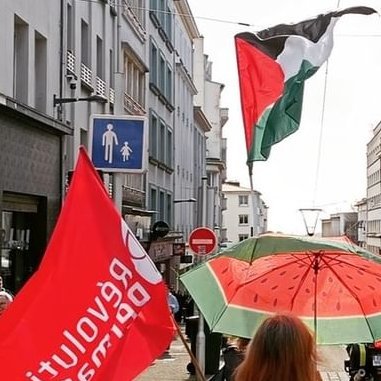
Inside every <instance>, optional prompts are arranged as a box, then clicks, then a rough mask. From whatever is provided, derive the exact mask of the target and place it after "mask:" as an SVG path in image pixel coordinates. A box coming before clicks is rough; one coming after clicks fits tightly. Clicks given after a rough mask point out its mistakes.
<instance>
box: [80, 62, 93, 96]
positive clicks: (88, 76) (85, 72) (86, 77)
mask: <svg viewBox="0 0 381 381" xmlns="http://www.w3.org/2000/svg"><path fill="white" fill-rule="evenodd" d="M81 82H82V84H83V85H85V86H86V87H87V88H88V89H89V90H90V91H94V88H93V83H92V82H93V73H92V71H91V69H89V68H88V67H87V66H86V65H85V64H84V63H81Z"/></svg>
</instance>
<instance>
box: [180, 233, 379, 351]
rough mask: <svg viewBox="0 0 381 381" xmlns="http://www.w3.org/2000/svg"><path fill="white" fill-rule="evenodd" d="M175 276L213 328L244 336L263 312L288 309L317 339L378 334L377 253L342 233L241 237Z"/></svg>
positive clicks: (363, 338) (367, 338)
mask: <svg viewBox="0 0 381 381" xmlns="http://www.w3.org/2000/svg"><path fill="white" fill-rule="evenodd" d="M180 280H181V281H182V283H183V284H184V285H185V287H186V288H187V289H188V291H189V293H190V295H191V296H192V297H193V299H194V300H195V302H196V304H197V305H198V307H199V309H200V311H201V313H202V314H203V316H204V317H205V320H206V321H207V323H208V325H209V328H210V329H211V331H213V332H221V333H225V334H229V335H234V336H241V337H252V335H253V333H254V332H255V330H256V328H257V327H258V326H259V324H260V323H261V322H262V320H263V319H264V318H265V317H267V316H268V315H271V314H274V313H291V314H294V315H297V316H299V317H300V318H301V319H302V320H303V321H304V322H305V323H306V324H307V325H308V326H309V327H310V328H311V329H312V330H314V332H315V337H316V342H317V343H318V344H347V343H367V342H374V341H376V340H379V339H381V257H379V256H377V255H374V254H372V253H370V252H368V251H366V250H364V249H362V248H360V247H359V246H356V245H354V244H353V243H352V242H351V241H350V240H349V239H347V238H337V239H333V238H330V239H323V238H314V237H301V236H288V235H275V234H265V235H261V236H259V237H253V238H249V239H247V240H245V241H242V242H240V243H239V244H237V245H235V246H233V247H231V248H230V249H228V250H225V251H223V252H221V253H219V254H217V255H215V256H213V257H211V258H210V259H209V260H207V261H206V262H204V263H202V264H200V265H199V266H197V267H195V268H193V269H191V270H190V271H188V272H186V273H184V274H183V275H182V276H181V277H180Z"/></svg>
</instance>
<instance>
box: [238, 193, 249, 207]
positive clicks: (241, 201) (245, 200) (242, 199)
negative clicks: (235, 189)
mask: <svg viewBox="0 0 381 381" xmlns="http://www.w3.org/2000/svg"><path fill="white" fill-rule="evenodd" d="M238 205H239V206H247V205H249V196H248V195H240V196H238Z"/></svg>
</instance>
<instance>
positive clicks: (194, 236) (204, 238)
mask: <svg viewBox="0 0 381 381" xmlns="http://www.w3.org/2000/svg"><path fill="white" fill-rule="evenodd" d="M188 242H189V248H190V249H191V250H192V251H193V253H195V254H197V255H208V254H211V253H213V251H214V250H215V249H216V247H217V236H216V234H215V233H214V231H213V230H212V229H209V228H204V227H201V228H196V229H194V230H193V231H192V232H191V234H190V235H189V240H188Z"/></svg>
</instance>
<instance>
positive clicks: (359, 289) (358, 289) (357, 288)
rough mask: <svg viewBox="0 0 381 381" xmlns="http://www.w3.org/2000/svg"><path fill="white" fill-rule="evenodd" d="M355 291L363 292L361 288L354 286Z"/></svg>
mask: <svg viewBox="0 0 381 381" xmlns="http://www.w3.org/2000/svg"><path fill="white" fill-rule="evenodd" d="M353 288H354V289H356V290H357V291H361V288H360V287H359V286H353Z"/></svg>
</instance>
